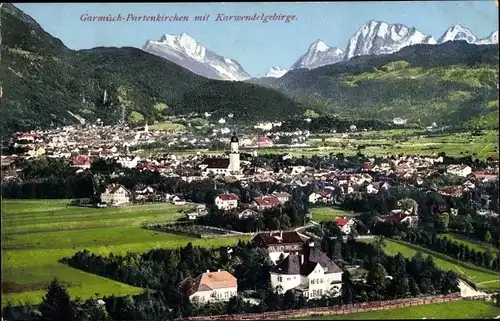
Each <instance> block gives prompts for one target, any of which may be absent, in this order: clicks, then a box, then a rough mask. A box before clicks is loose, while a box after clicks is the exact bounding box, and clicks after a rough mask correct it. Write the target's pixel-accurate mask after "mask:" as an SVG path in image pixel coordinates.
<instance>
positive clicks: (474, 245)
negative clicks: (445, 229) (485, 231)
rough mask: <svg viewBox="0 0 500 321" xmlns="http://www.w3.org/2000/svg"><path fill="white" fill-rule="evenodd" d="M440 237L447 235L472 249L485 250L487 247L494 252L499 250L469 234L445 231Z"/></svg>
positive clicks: (449, 238)
mask: <svg viewBox="0 0 500 321" xmlns="http://www.w3.org/2000/svg"><path fill="white" fill-rule="evenodd" d="M439 236H440V237H444V236H446V237H447V238H448V240H450V241H454V242H457V243H459V244H464V245H467V246H469V248H470V249H471V250H475V251H481V252H484V251H486V249H488V248H489V249H490V250H491V252H492V253H493V254H496V253H497V252H498V251H499V250H498V248H496V247H494V246H493V245H490V244H486V243H483V242H480V241H477V240H473V239H471V238H469V237H467V236H464V235H460V234H453V233H443V234H440V235H439Z"/></svg>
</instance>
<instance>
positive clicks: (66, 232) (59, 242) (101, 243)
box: [2, 200, 247, 306]
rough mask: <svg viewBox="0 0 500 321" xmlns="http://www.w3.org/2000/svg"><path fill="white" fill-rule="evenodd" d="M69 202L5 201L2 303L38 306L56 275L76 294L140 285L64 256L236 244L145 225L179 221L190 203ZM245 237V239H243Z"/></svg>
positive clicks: (134, 289)
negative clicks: (88, 269)
mask: <svg viewBox="0 0 500 321" xmlns="http://www.w3.org/2000/svg"><path fill="white" fill-rule="evenodd" d="M69 202H70V201H69V200H3V201H2V214H3V215H2V285H3V287H2V289H3V292H4V293H2V297H3V300H2V304H3V305H4V306H5V305H6V304H7V303H8V302H11V303H12V304H20V303H24V302H26V303H30V304H37V303H39V302H40V301H41V298H42V297H43V295H44V294H45V292H46V288H47V286H48V284H49V283H50V281H51V280H52V279H53V278H54V277H58V278H59V279H60V280H61V281H62V282H63V284H64V285H66V287H67V288H68V290H69V292H70V294H71V295H72V297H81V298H90V297H94V296H103V295H127V294H136V293H140V292H142V291H143V289H141V288H137V287H132V286H129V285H127V284H123V283H120V282H116V281H113V280H110V279H107V278H103V277H100V276H97V275H94V274H90V273H86V272H83V271H81V270H78V269H74V268H71V267H69V266H67V265H65V264H62V263H60V262H59V260H60V259H61V258H63V257H67V256H71V255H73V254H74V253H75V252H77V251H80V250H83V249H88V250H89V251H91V252H93V253H97V254H104V255H105V254H109V253H111V252H113V253H116V254H125V253H126V252H146V251H149V250H150V249H153V248H172V247H180V246H183V245H185V244H187V243H188V242H192V243H193V245H200V246H223V245H230V244H235V243H236V242H237V241H238V239H239V238H236V237H223V238H217V239H209V240H206V239H198V238H192V237H187V236H181V235H175V234H168V233H161V232H156V231H149V230H145V229H142V228H141V225H142V224H143V223H161V222H168V221H172V220H175V219H177V218H179V217H181V216H182V215H183V212H184V211H185V210H188V209H189V206H175V205H172V204H152V205H140V206H138V205H131V206H127V207H122V208H103V209H97V208H81V207H72V206H68V204H69ZM243 239H247V238H243Z"/></svg>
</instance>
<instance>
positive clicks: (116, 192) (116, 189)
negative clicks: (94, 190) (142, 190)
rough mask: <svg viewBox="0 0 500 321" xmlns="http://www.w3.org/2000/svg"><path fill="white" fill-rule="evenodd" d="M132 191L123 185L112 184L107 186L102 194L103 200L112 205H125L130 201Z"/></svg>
mask: <svg viewBox="0 0 500 321" xmlns="http://www.w3.org/2000/svg"><path fill="white" fill-rule="evenodd" d="M130 196H131V195H130V192H129V190H127V189H126V188H125V187H124V186H123V185H120V184H112V185H108V186H106V190H105V191H104V193H102V194H101V202H104V203H106V204H110V205H123V204H128V203H130Z"/></svg>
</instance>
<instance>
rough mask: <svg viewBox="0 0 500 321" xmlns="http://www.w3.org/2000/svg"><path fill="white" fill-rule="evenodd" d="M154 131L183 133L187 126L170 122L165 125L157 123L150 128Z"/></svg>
mask: <svg viewBox="0 0 500 321" xmlns="http://www.w3.org/2000/svg"><path fill="white" fill-rule="evenodd" d="M149 128H151V129H152V130H161V131H170V132H175V131H181V130H185V129H186V126H184V125H182V124H177V123H172V122H169V121H166V122H163V123H157V124H153V125H151V126H149Z"/></svg>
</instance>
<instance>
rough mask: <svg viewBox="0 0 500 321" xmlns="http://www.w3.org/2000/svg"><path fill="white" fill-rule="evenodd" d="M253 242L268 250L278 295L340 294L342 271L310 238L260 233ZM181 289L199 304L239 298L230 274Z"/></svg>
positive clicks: (203, 277) (208, 276)
mask: <svg viewBox="0 0 500 321" xmlns="http://www.w3.org/2000/svg"><path fill="white" fill-rule="evenodd" d="M252 243H253V244H255V245H256V246H258V247H261V248H264V249H266V250H267V251H268V253H269V258H270V260H271V261H272V262H273V263H274V266H273V267H272V268H271V270H270V279H271V285H272V287H273V288H274V289H276V290H277V291H278V292H280V293H284V292H286V291H288V290H292V291H294V292H295V293H297V294H299V295H303V296H304V297H305V298H306V299H316V298H320V297H321V296H323V295H332V296H339V295H340V293H341V289H342V273H343V272H342V270H341V269H340V268H339V267H338V266H337V264H335V262H333V261H332V260H331V259H330V258H328V256H327V255H326V254H325V253H323V252H322V251H321V250H320V249H319V248H318V247H317V246H315V244H314V242H312V241H311V240H310V239H309V238H308V237H307V236H305V235H302V234H300V233H298V232H296V231H293V232H284V231H280V232H265V233H259V234H257V235H256V236H255V237H254V238H253V239H252ZM228 253H229V255H231V251H228ZM179 288H180V290H181V291H182V292H183V293H185V294H186V295H188V296H189V298H190V299H191V300H196V301H198V302H203V303H206V302H211V301H227V300H229V299H230V298H231V297H234V296H237V295H238V280H237V279H236V278H235V277H234V276H233V275H232V274H231V273H229V272H227V271H223V270H218V271H214V272H211V271H207V272H205V273H202V274H200V275H198V276H197V277H195V278H186V279H185V280H183V281H182V282H181V283H180V285H179Z"/></svg>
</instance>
